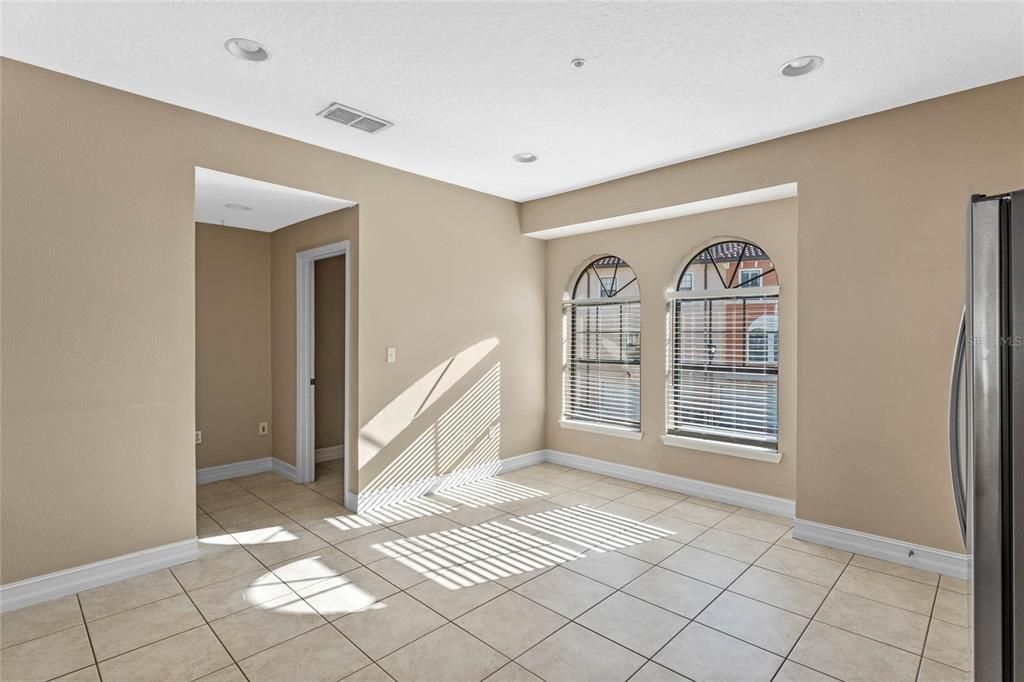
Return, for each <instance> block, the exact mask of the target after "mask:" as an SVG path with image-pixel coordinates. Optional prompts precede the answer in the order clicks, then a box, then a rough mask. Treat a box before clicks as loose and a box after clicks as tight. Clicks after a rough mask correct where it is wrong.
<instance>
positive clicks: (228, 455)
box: [196, 223, 272, 469]
mask: <svg viewBox="0 0 1024 682" xmlns="http://www.w3.org/2000/svg"><path fill="white" fill-rule="evenodd" d="M262 421H270V235H269V234H267V233H266V232H256V231H253V230H240V229H236V228H233V227H223V226H220V225H208V224H205V223H196V429H200V430H202V432H203V442H202V444H200V445H196V468H199V469H202V468H204V467H211V466H217V465H220V464H228V463H231V462H238V461H242V460H247V459H257V458H262V457H270V456H271V454H272V453H271V450H270V437H269V436H260V435H259V434H258V426H259V423H260V422H262Z"/></svg>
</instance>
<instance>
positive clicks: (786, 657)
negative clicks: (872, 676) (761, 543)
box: [772, 538, 863, 679]
mask: <svg viewBox="0 0 1024 682" xmlns="http://www.w3.org/2000/svg"><path fill="white" fill-rule="evenodd" d="M780 539H781V538H780ZM776 542H778V541H776ZM773 546H774V545H773ZM855 556H857V555H856V554H854V553H853V552H850V556H849V558H848V559H847V560H846V563H845V564H843V570H842V571H841V572H840V573H839V575H838V576H837V577H836V579H835V580H834V581H833V582H832V586H831V587H829V588H828V592H826V593H825V596H824V598H822V600H821V603H820V604H818V607H817V608H816V609H814V613H813V614H811V617H810V618H808V619H807V623H806V624H805V625H804V627H803V629H802V630H801V631H800V634H799V635H798V636H797V638H796V640H795V641H794V642H793V646H791V647H789V651H788V652H787V653H786V656H785V660H784V661H783V665H785V661H790V660H792V661H793V663H795V664H796V665H801V666H804V667H805V668H808V669H809V670H814V671H815V672H819V673H821V674H822V675H825V676H827V677H832V675H829V674H828V673H826V672H824V671H822V670H818V669H817V668H812V667H811V666H809V665H805V664H803V663H801V662H800V661H797V660H793V659H792V658H790V657H791V656H792V655H793V651H794V650H795V649H796V647H797V645H798V644H799V643H800V640H801V639H803V638H804V635H805V634H806V633H807V629H808V628H809V627H811V623H813V622H815V620H814V619H815V618H816V617H817V616H818V612H819V611H821V607H822V606H824V605H825V602H826V601H828V598H829V596H830V595H831V594H832V592H833V591H835V589H836V585H838V584H839V580H840V579H841V578H842V577H843V573H845V572H846V569H847V568H849V567H850V564H851V562H852V561H853V558H854V557H855ZM837 563H838V562H837ZM839 591H840V592H842V590H839ZM819 622H820V621H819ZM833 627H835V626H833ZM838 629H840V630H843V631H847V630H846V629H845V628H838ZM851 634H854V635H855V634H857V633H855V632H852V633H851ZM862 636H863V635H862ZM779 670H780V671H781V670H782V666H779ZM778 674H779V673H778V671H776V673H775V676H774V677H777V676H778ZM774 677H773V678H772V679H774ZM833 679H836V678H833Z"/></svg>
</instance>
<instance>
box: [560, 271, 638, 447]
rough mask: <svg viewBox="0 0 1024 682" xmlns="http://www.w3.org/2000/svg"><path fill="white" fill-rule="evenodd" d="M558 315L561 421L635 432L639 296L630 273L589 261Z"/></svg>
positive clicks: (636, 424)
mask: <svg viewBox="0 0 1024 682" xmlns="http://www.w3.org/2000/svg"><path fill="white" fill-rule="evenodd" d="M620 285H621V286H620ZM564 312H565V324H566V339H565V341H566V344H565V367H564V373H563V379H564V386H563V406H562V412H563V417H564V418H565V419H570V420H574V421H581V422H588V423H593V424H604V425H610V426H619V427H624V428H629V429H635V430H638V429H639V428H640V296H639V287H638V286H637V284H636V278H635V277H634V275H633V272H632V270H630V268H629V266H628V265H626V263H625V262H624V261H622V260H621V259H619V258H616V257H614V256H606V257H603V258H599V259H597V260H595V261H593V262H592V263H591V264H590V265H588V266H587V267H586V268H585V269H584V271H583V274H581V275H580V278H579V279H578V280H577V282H576V285H575V286H574V288H573V292H572V298H571V299H570V300H568V301H567V302H566V303H565V310H564Z"/></svg>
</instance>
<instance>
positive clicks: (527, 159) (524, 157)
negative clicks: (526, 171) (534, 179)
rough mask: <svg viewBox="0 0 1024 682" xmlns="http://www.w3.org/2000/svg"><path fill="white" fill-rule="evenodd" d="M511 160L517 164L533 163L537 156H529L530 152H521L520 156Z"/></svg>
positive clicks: (517, 155)
mask: <svg viewBox="0 0 1024 682" xmlns="http://www.w3.org/2000/svg"><path fill="white" fill-rule="evenodd" d="M512 160H513V161H518V162H519V163H533V162H534V161H536V160H537V155H536V154H531V153H530V152H522V153H521V154H516V155H515V156H513V157H512Z"/></svg>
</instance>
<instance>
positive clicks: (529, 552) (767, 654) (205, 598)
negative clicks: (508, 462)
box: [0, 464, 971, 682]
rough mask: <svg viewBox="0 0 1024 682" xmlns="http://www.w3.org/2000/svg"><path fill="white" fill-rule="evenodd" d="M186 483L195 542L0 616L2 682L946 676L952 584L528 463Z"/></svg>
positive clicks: (717, 510)
mask: <svg viewBox="0 0 1024 682" xmlns="http://www.w3.org/2000/svg"><path fill="white" fill-rule="evenodd" d="M335 466H336V465H330V464H329V465H327V466H326V467H321V472H320V473H321V476H320V477H319V480H318V481H317V482H316V483H315V484H311V485H308V486H303V485H299V484H296V483H292V482H289V481H285V480H284V479H282V478H280V477H278V476H276V475H274V474H259V475H256V476H249V477H246V478H240V479H236V480H230V481H220V482H217V483H211V484H209V485H204V486H200V487H199V488H198V489H197V495H196V498H197V503H198V508H197V510H196V519H197V527H198V535H199V537H200V539H201V543H202V544H201V555H200V559H199V560H198V561H195V562H192V563H189V564H183V565H181V566H176V567H174V568H172V569H170V570H163V571H158V572H156V573H152V574H149V575H144V576H141V577H138V578H132V579H130V580H125V581H122V582H119V583H115V584H112V585H107V586H105V587H101V588H97V589H94V590H89V591H87V592H82V593H79V594H77V595H72V596H69V597H64V598H62V599H57V600H55V601H52V602H48V603H46V604H40V605H37V606H32V607H29V608H25V609H21V610H18V611H14V612H11V613H8V614H4V615H3V618H2V630H0V643H2V647H3V648H2V651H0V677H2V678H3V679H4V680H47V679H62V680H97V679H102V680H108V681H113V680H191V679H203V680H223V681H228V680H244V679H248V680H325V681H327V680H341V679H345V680H389V679H395V680H398V681H399V682H405V681H406V680H431V681H445V682H449V681H451V682H463V681H466V682H469V681H472V680H482V679H488V680H492V681H495V680H538V679H541V680H546V681H547V682H558V681H560V680H627V679H629V680H634V681H637V680H684V679H689V680H697V681H701V680H777V681H804V680H828V679H833V678H834V679H841V680H851V681H852V680H872V681H877V680H885V681H892V682H898V681H899V680H911V681H912V680H922V681H929V682H930V681H935V680H967V679H970V674H969V672H968V669H969V668H970V664H971V656H970V637H969V635H970V633H969V631H968V629H967V627H966V625H967V595H966V594H965V592H966V585H965V584H964V583H961V582H959V581H956V580H950V579H948V578H945V577H942V578H940V577H939V576H937V575H935V574H932V573H927V572H924V571H920V570H915V569H910V568H905V567H902V566H897V565H895V564H890V563H886V562H883V561H878V560H875V559H871V558H868V557H863V556H852V555H850V554H848V553H846V552H841V551H838V550H835V549H830V548H827V547H822V546H819V545H814V544H810V543H806V542H801V541H799V540H794V539H793V537H792V531H791V527H790V524H789V523H788V522H787V521H786V520H785V519H782V518H778V517H774V516H770V515H766V514H762V513H758V512H753V511H749V510H745V509H738V508H735V507H731V506H728V505H723V504H720V503H717V502H712V501H710V500H703V499H698V498H694V497H687V496H686V495H680V494H678V493H672V492H668V491H664V490H659V489H655V488H648V487H644V486H640V485H637V484H634V483H630V482H627V481H620V480H616V479H611V478H607V477H603V476H598V475H594V474H590V473H585V472H581V471H575V470H570V469H566V468H564V467H561V466H557V465H552V464H541V465H538V466H534V467H530V468H528V469H522V470H519V471H515V472H512V473H509V474H506V475H502V476H498V477H496V478H493V479H489V480H486V481H480V482H476V483H472V484H467V485H464V486H461V487H459V488H455V489H451V490H447V491H444V492H440V493H436V494H433V495H430V496H427V497H424V498H420V499H416V500H413V501H409V502H406V503H402V504H396V505H392V506H390V507H387V508H384V509H379V510H377V511H375V512H369V513H364V514H360V515H355V514H350V513H349V512H348V511H347V510H345V509H344V508H343V507H342V506H340V505H339V504H338V499H339V495H338V494H337V492H338V491H339V490H340V480H341V479H340V472H339V471H338V470H337V469H336V468H335Z"/></svg>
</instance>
